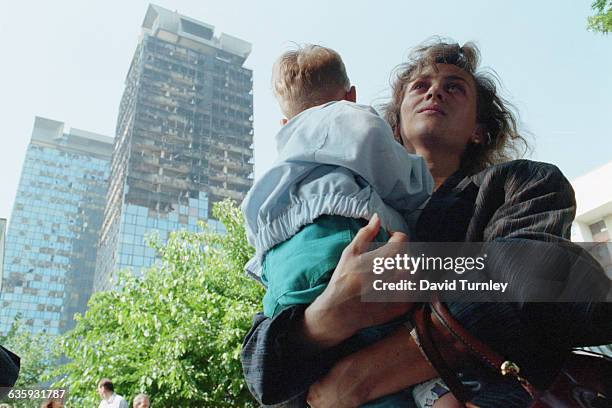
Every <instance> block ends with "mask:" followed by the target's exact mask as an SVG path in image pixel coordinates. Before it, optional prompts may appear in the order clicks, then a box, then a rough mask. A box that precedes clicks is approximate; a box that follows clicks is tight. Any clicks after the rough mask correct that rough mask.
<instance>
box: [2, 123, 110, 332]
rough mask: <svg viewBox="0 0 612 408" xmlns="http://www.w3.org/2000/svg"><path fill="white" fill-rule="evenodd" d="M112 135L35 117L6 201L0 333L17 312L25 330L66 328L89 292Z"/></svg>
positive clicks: (60, 330)
mask: <svg viewBox="0 0 612 408" xmlns="http://www.w3.org/2000/svg"><path fill="white" fill-rule="evenodd" d="M112 147H113V145H112V138H109V137H106V136H102V135H98V134H94V133H90V132H86V131H83V130H79V129H71V130H70V131H69V132H67V133H64V123H62V122H57V121H54V120H49V119H45V118H40V117H37V118H36V119H35V122H34V130H33V132H32V139H31V142H30V144H29V146H28V149H27V153H26V157H25V161H24V164H23V169H22V172H21V179H20V181H19V186H18V190H17V196H16V198H15V203H14V205H13V212H12V215H11V218H10V224H9V228H8V233H7V236H6V244H5V256H4V277H3V282H2V292H1V294H0V306H1V307H0V333H6V332H7V331H8V329H9V327H10V325H11V323H12V321H13V319H14V317H15V316H16V315H17V314H18V313H19V314H21V317H22V322H23V323H25V324H26V325H27V327H28V329H30V330H31V331H32V332H40V331H42V330H45V331H47V333H50V334H58V333H61V332H64V331H66V330H68V329H70V328H71V327H72V326H73V323H74V322H73V315H74V313H76V312H81V313H82V312H84V311H85V308H86V304H87V301H88V299H89V297H90V295H91V292H92V286H93V277H94V272H95V262H96V243H97V239H98V231H99V229H100V226H101V224H102V215H103V210H104V200H105V197H106V190H107V182H108V176H109V165H110V156H111V153H112Z"/></svg>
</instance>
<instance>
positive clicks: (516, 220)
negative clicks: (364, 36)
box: [242, 41, 612, 407]
mask: <svg viewBox="0 0 612 408" xmlns="http://www.w3.org/2000/svg"><path fill="white" fill-rule="evenodd" d="M477 65H478V54H477V49H476V48H475V47H474V46H472V45H470V44H466V45H464V46H463V47H460V46H459V45H457V44H448V43H444V42H439V41H438V42H435V43H433V44H429V45H425V46H422V47H420V48H418V49H416V50H415V51H414V52H413V54H412V56H411V58H410V60H409V62H408V63H407V64H406V65H405V66H404V67H403V69H402V71H401V72H400V74H399V75H398V77H397V80H396V81H395V83H394V85H393V97H392V101H391V103H390V104H389V106H388V107H387V111H386V117H387V119H388V121H389V122H390V124H391V126H392V127H393V129H394V131H395V134H396V137H397V138H398V141H400V142H401V143H402V144H403V145H404V146H405V147H406V148H407V149H408V150H410V151H413V152H416V153H417V154H420V155H422V156H423V157H424V158H425V160H426V161H427V163H428V167H429V169H430V171H431V173H432V175H433V177H434V180H435V183H436V191H435V193H434V195H433V196H432V199H431V200H430V202H429V203H428V205H427V207H426V208H425V209H424V211H423V213H422V215H421V217H420V219H419V221H418V224H417V231H416V238H417V239H416V240H417V241H434V242H435V241H476V242H480V241H484V242H487V241H493V240H496V241H500V240H501V241H503V240H522V242H525V243H527V244H528V245H531V246H536V248H538V249H539V246H538V245H540V244H541V243H543V242H547V243H550V242H564V241H566V239H567V238H568V236H569V229H570V225H571V222H572V219H573V216H574V210H575V202H574V196H573V191H572V189H571V186H570V185H569V183H568V181H567V180H566V179H565V177H563V175H562V174H561V172H560V171H559V170H558V169H557V168H556V167H554V166H552V165H548V164H544V163H537V162H531V161H526V160H520V161H507V160H508V157H509V154H508V153H509V152H510V151H511V150H512V148H513V147H515V146H516V144H517V142H521V141H523V139H522V138H521V137H520V136H519V134H518V132H517V129H516V122H515V119H514V117H513V115H512V113H511V111H510V110H509V109H507V108H506V104H505V102H504V101H503V100H502V99H501V98H500V97H499V96H498V95H497V93H496V89H495V83H494V82H493V81H492V80H491V79H490V78H488V77H487V76H485V75H482V74H480V73H478V72H477ZM377 229H378V226H377V225H376V223H373V222H371V223H370V224H369V225H368V226H366V227H365V228H364V229H363V230H362V231H360V233H359V234H358V236H357V237H356V238H355V240H354V241H353V242H352V243H351V245H349V247H347V249H346V250H345V251H344V253H343V256H342V259H341V261H340V263H339V265H338V267H337V268H336V270H335V271H334V274H333V276H332V279H331V281H330V283H329V285H328V287H327V288H326V290H325V291H324V292H323V293H322V294H321V295H320V296H319V297H318V298H317V299H316V300H315V302H313V303H312V304H311V305H309V306H307V307H306V306H303V307H300V306H297V307H292V308H289V309H286V310H284V311H283V312H282V313H281V314H279V315H278V316H276V317H275V318H274V319H266V318H263V317H262V316H261V315H257V316H256V317H255V320H254V324H253V327H252V329H251V331H250V332H249V333H248V334H247V337H246V339H245V342H244V346H243V351H242V361H243V368H244V372H245V377H246V379H247V384H248V385H249V388H250V390H251V392H252V393H253V394H254V395H255V396H256V397H257V398H258V400H259V401H260V402H262V403H264V404H275V403H280V402H286V401H289V400H292V401H293V402H294V403H295V405H296V406H300V405H303V398H304V397H303V393H304V392H305V391H306V388H307V387H308V386H309V385H310V384H312V383H313V382H315V381H317V380H320V381H319V382H317V383H316V384H315V385H314V386H313V387H311V389H310V393H309V395H308V400H309V403H310V404H311V405H313V406H356V405H359V404H361V403H363V402H365V401H369V400H372V399H374V398H376V397H378V396H381V395H385V394H388V393H390V392H393V391H396V390H401V389H403V388H405V387H406V386H408V385H411V384H417V383H420V382H423V381H426V380H429V379H432V378H435V377H437V373H436V372H435V370H434V369H433V368H432V367H431V366H430V365H429V363H428V362H427V360H426V359H425V357H424V356H423V355H422V354H421V352H420V350H419V349H418V346H417V345H416V343H415V341H414V339H413V337H412V336H411V335H410V330H409V329H408V328H401V329H399V330H398V331H397V332H396V333H395V334H393V335H392V336H390V337H388V338H386V339H384V340H382V341H381V342H379V343H377V344H375V345H373V346H371V348H368V349H364V350H361V351H359V352H357V353H355V354H352V355H349V356H346V354H347V350H345V349H344V348H343V347H342V342H343V341H344V340H346V339H348V338H349V337H351V336H352V335H353V334H354V333H356V332H357V331H358V330H360V329H362V328H364V327H369V326H372V325H376V324H380V323H384V322H386V321H389V320H391V319H393V318H395V317H398V316H399V315H401V314H403V313H405V312H406V307H402V304H398V303H388V304H385V303H363V302H361V293H360V289H361V285H362V283H363V282H361V281H360V279H361V278H362V277H363V276H365V274H360V273H355V272H356V271H367V270H368V269H370V270H371V265H372V262H371V259H370V258H371V255H370V253H366V248H367V243H368V241H369V240H370V239H371V238H372V237H373V236H374V235H375V234H376V232H377ZM392 240H393V241H394V242H401V241H406V237H405V236H402V235H401V234H395V235H394V237H392ZM541 250H542V251H543V258H544V259H546V256H547V255H548V256H552V257H554V256H555V253H554V252H555V250H556V249H555V247H554V246H552V245H542V248H541ZM378 251H379V252H378V256H380V255H381V254H385V253H386V252H388V254H387V255H392V254H393V249H392V247H391V246H390V245H387V246H385V247H383V248H382V249H379V250H378ZM385 251H386V252H385ZM546 251H552V253H550V254H546V253H545V252H546ZM531 267H532V266H530V265H529V264H521V265H519V266H516V264H515V269H516V270H517V273H518V272H520V273H525V274H529V273H530V271H529V268H531ZM448 307H449V309H450V311H451V313H452V314H453V315H454V317H455V318H456V319H457V320H459V321H460V322H461V323H462V324H463V325H464V327H466V328H467V329H468V330H469V331H470V332H472V333H473V334H474V335H475V336H476V337H478V338H480V339H481V340H483V341H484V342H486V343H487V344H489V345H491V346H492V347H493V348H494V349H495V350H496V351H497V352H498V353H500V354H503V355H506V356H509V357H511V358H512V359H513V361H516V362H518V363H519V365H521V368H522V369H523V372H524V373H525V374H526V375H528V376H529V378H530V379H531V378H533V379H535V380H534V381H535V382H536V383H539V384H545V383H546V382H547V381H550V375H551V372H553V371H554V369H553V366H554V364H555V363H557V362H558V360H559V358H558V357H559V356H560V355H562V354H561V353H563V352H565V351H566V350H568V349H569V347H570V346H576V345H586V344H589V343H590V344H596V343H605V342H607V341H609V340H610V338H611V337H612V336H611V335H610V333H612V327H611V323H610V322H611V321H612V319H610V310H609V307H608V306H605V305H603V306H600V305H587V304H580V305H576V304H569V303H568V304H553V305H551V304H535V303H524V304H522V305H517V304H495V303H487V304H480V303H472V304H469V303H464V304H449V305H448ZM570 323H571V328H572V329H571V330H569V327H570V326H569V324H570ZM438 341H443V342H445V343H446V344H447V346H448V347H458V345H457V344H456V342H455V341H454V340H453V338H452V336H445V334H444V331H442V330H441V331H440V337H439V338H438ZM542 345H545V346H542ZM533 356H539V358H534V357H533ZM338 360H340V361H339V362H338V363H337V364H336V365H335V366H334V363H335V362H336V361H338ZM457 364H459V365H458V366H457V369H461V368H462V367H461V366H460V362H458V363H457ZM332 367H333V368H332ZM365 368H367V369H365ZM543 368H544V369H543ZM330 369H331V371H329V370H330ZM327 373H328V374H327ZM325 374H327V376H325V377H324V375H325ZM503 394H504V397H503V398H504V399H503V400H499V399H497V400H496V399H495V398H496V397H495V396H493V397H492V396H490V395H489V396H485V399H487V400H485V401H478V403H479V404H481V406H493V407H496V406H505V407H509V406H517V407H520V406H526V405H527V404H528V401H529V396H528V395H526V393H525V392H523V391H522V389H521V388H520V387H516V386H514V387H512V392H510V391H509V390H507V389H506V390H505V391H504V392H503ZM512 404H514V405H512Z"/></svg>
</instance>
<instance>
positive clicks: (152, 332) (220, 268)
mask: <svg viewBox="0 0 612 408" xmlns="http://www.w3.org/2000/svg"><path fill="white" fill-rule="evenodd" d="M213 215H214V216H215V217H216V218H219V219H220V221H221V222H222V223H223V224H224V226H225V227H226V229H227V233H226V234H217V233H213V232H211V231H208V230H206V229H205V228H204V226H203V231H202V232H199V233H190V232H186V231H180V232H175V233H172V234H171V235H170V237H169V239H168V242H167V244H165V245H161V244H160V243H159V242H158V240H153V241H152V243H151V245H152V246H153V247H154V248H155V249H156V250H157V252H158V254H159V256H160V258H161V263H160V265H158V266H154V267H151V268H150V269H149V270H148V271H146V272H145V273H144V275H143V276H142V277H134V276H132V275H131V274H128V273H122V274H120V279H119V284H118V289H117V290H115V291H109V292H100V293H95V294H94V295H93V296H92V297H91V299H90V301H89V304H88V311H87V312H86V313H85V315H84V316H78V315H77V317H76V326H75V328H74V329H73V330H72V331H70V332H68V333H67V334H66V335H65V336H63V338H62V340H61V344H62V351H63V352H64V353H65V355H66V356H67V357H68V359H70V361H69V362H68V363H67V364H65V365H64V366H61V367H59V368H58V369H57V371H56V372H55V374H57V375H63V376H64V377H63V378H62V379H61V380H60V381H59V382H58V383H57V384H56V386H58V387H62V386H67V387H69V390H70V391H69V398H70V400H69V404H70V405H73V406H93V405H94V404H96V403H97V402H98V401H99V398H98V397H97V395H96V393H95V387H96V384H97V381H98V380H99V379H100V378H102V377H109V378H111V380H112V381H113V383H114V385H115V389H116V390H117V392H118V393H119V394H123V395H124V396H126V397H128V398H131V397H132V396H134V395H135V394H137V393H139V392H144V393H146V394H148V395H150V396H151V397H152V402H153V405H155V406H168V407H170V406H174V407H178V406H214V407H223V406H227V407H230V406H231V407H237V406H252V405H255V402H254V400H253V399H252V398H251V396H250V394H249V392H248V390H247V389H246V386H245V384H244V381H243V376H242V368H241V365H240V360H239V355H240V346H241V343H242V339H243V338H244V335H245V334H246V332H247V330H248V329H249V327H250V325H251V318H252V315H253V313H255V312H256V311H257V310H258V309H260V308H261V306H260V303H261V298H262V295H263V292H262V288H261V287H260V286H259V285H258V284H257V283H256V282H254V281H252V280H250V279H248V278H247V277H246V276H245V275H244V272H243V267H244V264H245V263H246V261H247V260H248V259H249V257H250V256H251V255H252V254H253V250H252V248H250V247H249V245H248V244H247V242H246V238H245V230H244V225H243V221H242V215H241V213H240V211H239V210H238V209H237V208H236V207H235V206H234V205H233V204H231V202H229V201H225V202H223V203H220V204H219V205H217V206H215V208H214V210H213Z"/></svg>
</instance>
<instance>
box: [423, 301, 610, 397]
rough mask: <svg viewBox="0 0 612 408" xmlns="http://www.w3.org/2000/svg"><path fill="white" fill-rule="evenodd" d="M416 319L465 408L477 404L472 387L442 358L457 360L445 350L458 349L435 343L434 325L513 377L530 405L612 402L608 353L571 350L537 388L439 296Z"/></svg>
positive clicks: (434, 360)
mask: <svg viewBox="0 0 612 408" xmlns="http://www.w3.org/2000/svg"><path fill="white" fill-rule="evenodd" d="M432 319H437V320H438V322H439V323H441V325H440V324H438V325H434V324H433V322H432ZM414 324H415V330H416V335H417V337H418V339H417V341H418V343H419V346H420V347H421V350H422V351H423V353H424V354H425V355H426V356H427V358H428V359H429V361H430V362H431V364H432V365H433V366H434V368H435V369H436V370H437V372H438V374H439V375H440V377H441V378H442V380H444V382H445V383H446V385H447V386H448V388H449V389H450V390H451V392H452V393H453V395H454V396H455V398H457V399H458V400H459V401H461V402H462V403H463V404H465V406H466V407H468V408H478V407H477V406H476V405H474V404H473V403H471V402H470V401H471V399H472V397H473V396H472V395H471V393H470V391H468V390H467V388H466V387H465V386H464V385H463V384H462V383H461V381H460V380H459V378H458V377H457V375H456V373H455V372H454V371H453V370H452V369H451V368H450V367H449V366H448V364H447V363H446V361H449V360H458V359H459V358H458V356H453V355H449V354H452V353H458V351H456V350H455V349H454V348H448V347H444V348H438V347H436V345H435V343H434V341H433V338H434V336H433V335H432V331H434V330H437V329H436V327H438V328H439V327H443V328H444V329H446V330H447V331H448V332H449V333H450V334H451V335H452V337H454V339H456V340H457V342H458V343H459V345H460V346H461V349H462V350H467V352H468V353H469V354H470V355H471V356H473V357H475V358H476V360H477V361H478V362H479V363H481V364H482V365H484V366H485V367H488V368H490V369H491V370H493V371H495V372H497V373H499V374H500V375H501V376H511V377H513V378H515V379H516V381H518V382H519V383H520V384H521V386H522V387H523V388H524V389H525V391H527V392H528V393H529V395H530V396H531V397H532V398H533V402H532V403H531V405H530V408H611V407H612V359H611V358H609V357H607V356H604V355H602V354H597V353H591V352H587V351H582V350H574V351H572V352H571V354H570V355H569V356H568V358H567V360H566V363H565V364H564V366H563V367H562V369H561V370H560V372H559V373H558V375H557V377H556V378H555V380H554V381H553V383H552V384H551V385H550V386H549V387H548V388H547V389H536V388H535V387H534V386H533V385H532V384H531V383H530V382H529V380H527V379H526V378H524V377H522V376H521V374H520V368H519V367H518V366H517V365H516V364H515V363H513V362H512V361H508V360H505V359H503V358H502V357H501V356H500V355H498V354H497V353H496V352H495V351H493V350H492V349H491V348H490V347H489V346H488V345H486V344H484V343H483V342H482V341H480V340H479V339H477V338H476V337H474V336H473V335H472V334H471V333H469V332H468V331H467V330H466V329H465V328H463V327H462V326H461V324H460V323H459V322H457V321H456V320H455V319H454V318H453V316H452V315H451V314H450V313H449V311H448V309H447V308H446V306H444V305H443V304H442V303H440V302H439V301H434V302H432V303H428V304H424V305H422V306H421V307H419V308H418V309H417V310H416V312H415V313H414ZM445 335H447V333H445ZM442 349H444V350H445V354H446V355H445V356H442V354H441V352H440V350H442ZM449 351H450V353H449Z"/></svg>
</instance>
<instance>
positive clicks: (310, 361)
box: [241, 160, 612, 404]
mask: <svg viewBox="0 0 612 408" xmlns="http://www.w3.org/2000/svg"><path fill="white" fill-rule="evenodd" d="M575 208H576V203H575V199H574V192H573V190H572V187H571V185H570V184H569V182H568V181H567V179H566V178H565V177H564V176H563V174H562V173H561V172H560V171H559V169H558V168H557V167H555V166H553V165H551V164H546V163H540V162H534V161H529V160H516V161H511V162H507V163H503V164H499V165H495V166H492V167H489V168H487V169H485V170H483V171H481V172H479V173H477V174H474V175H470V176H466V175H464V174H462V173H461V172H460V171H459V172H457V173H455V174H454V175H453V176H451V177H449V178H448V179H447V180H446V181H445V183H444V184H443V185H442V186H441V187H440V188H439V189H438V190H436V192H435V193H434V194H433V196H432V198H431V200H430V202H429V203H428V204H427V206H426V207H425V209H424V210H423V213H422V214H421V216H420V218H419V221H418V223H417V230H416V236H417V241H423V242H439V241H466V242H491V241H500V242H501V241H509V240H521V241H520V242H521V243H522V244H525V245H527V246H529V247H530V248H531V249H532V250H533V251H535V253H538V254H539V255H541V256H540V257H539V258H538V262H526V261H525V260H524V259H523V260H522V261H516V260H514V261H513V262H512V270H511V271H508V273H509V274H512V273H520V274H524V275H523V276H528V274H530V273H531V272H530V269H532V271H533V272H534V273H535V272H538V271H535V270H534V269H533V268H536V267H537V268H541V267H542V261H543V260H544V261H545V260H546V259H550V260H553V261H554V262H552V263H554V264H555V268H558V267H559V265H558V264H559V261H558V260H559V259H560V258H559V256H566V252H567V250H566V249H563V248H561V247H564V248H567V247H568V246H570V247H571V246H572V244H569V241H568V239H569V235H570V228H571V223H572V221H573V219H574V215H575ZM517 242H519V241H517ZM551 243H555V244H551ZM576 252H577V253H580V250H579V249H578V250H577V251H576ZM587 258H588V256H587ZM574 261H575V260H574ZM517 262H518V264H517ZM521 262H522V263H521ZM534 264H535V265H538V266H534ZM586 264H588V265H590V266H593V265H592V262H591V261H590V260H589V261H588V262H586ZM594 269H595V272H597V273H599V274H600V276H605V275H604V274H603V271H602V270H601V268H600V267H599V265H597V266H595V268H594ZM513 271H514V272H513ZM595 279H596V280H597V279H599V278H595ZM602 282H603V285H604V288H602V290H603V292H604V293H609V292H608V291H609V285H610V282H609V281H608V280H604V281H598V283H597V284H598V285H599V286H600V287H601V284H602ZM606 285H608V286H607V287H606ZM306 306H307V305H303V306H295V307H291V308H289V309H286V310H285V311H283V312H282V313H281V314H279V315H278V316H276V317H275V318H274V319H270V318H266V317H265V316H263V315H262V314H257V315H256V316H255V317H254V321H253V326H252V327H251V330H250V331H249V333H248V334H247V336H246V338H245V340H244V344H243V348H242V354H241V359H242V365H243V370H244V375H245V378H246V382H247V384H248V386H249V389H250V390H251V392H252V393H253V395H254V396H255V397H256V398H257V399H258V400H259V401H260V402H261V403H263V404H276V403H280V402H282V401H287V400H290V399H291V398H293V397H295V396H297V395H299V394H302V393H304V391H306V390H307V389H308V387H309V385H310V384H312V383H313V382H314V381H316V380H317V379H318V378H320V377H321V376H322V375H323V374H324V373H325V372H326V371H327V370H328V369H329V368H330V367H331V366H332V365H333V363H334V362H335V361H336V360H337V359H338V358H339V357H341V356H343V355H346V354H347V352H350V351H352V350H346V349H343V347H342V345H340V346H337V347H335V348H333V349H331V350H326V351H325V352H320V351H317V350H315V349H313V348H311V347H310V346H309V345H308V344H304V342H302V341H300V339H298V338H295V336H293V333H296V332H298V329H297V325H299V324H300V323H301V319H302V318H303V315H304V310H305V308H306ZM448 306H449V309H450V310H451V312H452V314H453V315H454V316H455V318H457V319H458V320H459V321H460V322H461V323H462V324H463V325H464V326H465V327H466V328H467V329H468V330H470V331H471V332H472V333H473V334H475V335H476V336H477V337H479V338H480V339H481V340H484V341H485V342H487V343H488V344H489V345H491V346H492V347H493V348H494V349H495V350H496V351H497V352H498V353H499V354H501V355H504V356H506V357H507V358H508V359H511V360H513V361H515V362H517V363H518V364H519V366H521V368H522V373H524V374H525V375H526V376H527V378H530V379H531V380H532V381H535V382H536V383H537V382H540V383H545V382H546V381H549V380H550V375H551V373H554V371H555V370H554V367H555V366H557V365H559V364H561V363H562V361H561V359H560V358H559V356H562V355H563V352H564V351H567V350H569V348H571V347H574V346H586V345H595V344H605V343H610V342H612V308H611V307H610V306H611V304H610V303H599V302H581V303H576V302H574V303H570V302H566V303H531V302H526V303H451V304H449V305H448Z"/></svg>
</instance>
